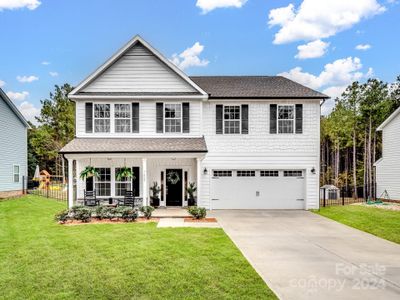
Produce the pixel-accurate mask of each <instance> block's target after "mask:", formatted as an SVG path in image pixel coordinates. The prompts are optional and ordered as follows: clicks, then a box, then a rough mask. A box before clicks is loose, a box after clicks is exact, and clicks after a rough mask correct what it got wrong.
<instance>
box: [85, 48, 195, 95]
mask: <svg viewBox="0 0 400 300" xmlns="http://www.w3.org/2000/svg"><path fill="white" fill-rule="evenodd" d="M82 91H83V92H196V90H195V89H194V88H193V87H192V86H191V85H190V84H189V83H187V82H186V81H185V80H184V79H182V78H181V77H180V76H179V75H178V74H176V73H175V72H174V71H172V70H171V69H170V68H169V67H167V66H166V65H165V64H164V63H163V62H161V61H160V60H159V59H158V58H157V57H156V56H154V55H153V54H152V53H151V52H150V51H148V50H147V49H146V48H145V47H143V46H142V45H141V44H140V43H139V44H135V45H134V46H132V48H131V49H129V50H128V51H127V52H126V53H125V54H124V55H123V56H122V57H121V58H119V59H118V60H117V61H116V62H115V63H114V64H112V65H111V66H110V67H109V68H108V69H106V70H105V71H104V72H103V73H102V74H101V75H100V76H99V77H98V78H96V79H95V80H94V81H93V82H92V83H90V84H89V85H87V86H86V87H85V88H84V89H83V90H82Z"/></svg>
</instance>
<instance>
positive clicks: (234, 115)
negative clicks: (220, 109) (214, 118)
mask: <svg viewBox="0 0 400 300" xmlns="http://www.w3.org/2000/svg"><path fill="white" fill-rule="evenodd" d="M224 133H225V134H240V106H239V105H231V106H224Z"/></svg>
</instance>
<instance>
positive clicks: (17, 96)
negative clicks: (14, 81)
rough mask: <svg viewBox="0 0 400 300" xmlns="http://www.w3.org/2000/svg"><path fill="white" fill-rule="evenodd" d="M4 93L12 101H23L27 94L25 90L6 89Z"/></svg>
mask: <svg viewBox="0 0 400 300" xmlns="http://www.w3.org/2000/svg"><path fill="white" fill-rule="evenodd" d="M6 94H7V96H8V97H9V98H10V99H11V100H12V101H24V100H25V99H26V98H27V97H28V96H29V93H28V92H26V91H23V92H12V91H8V92H7V93H6Z"/></svg>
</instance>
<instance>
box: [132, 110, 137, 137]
mask: <svg viewBox="0 0 400 300" xmlns="http://www.w3.org/2000/svg"><path fill="white" fill-rule="evenodd" d="M132 132H133V133H138V132H139V103H132Z"/></svg>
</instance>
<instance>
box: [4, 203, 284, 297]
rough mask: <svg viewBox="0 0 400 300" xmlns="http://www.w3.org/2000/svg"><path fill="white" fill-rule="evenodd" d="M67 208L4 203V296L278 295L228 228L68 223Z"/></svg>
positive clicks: (61, 204) (59, 205)
mask: <svg viewBox="0 0 400 300" xmlns="http://www.w3.org/2000/svg"><path fill="white" fill-rule="evenodd" d="M64 207H65V204H64V203H61V202H56V201H54V200H49V199H45V198H41V197H39V196H26V197H23V198H20V199H15V200H6V201H1V202H0V295H1V296H0V298H1V299H49V298H51V299H74V298H79V299H276V297H275V295H274V294H273V293H272V292H271V290H269V288H268V287H267V285H266V284H265V283H264V282H263V280H262V279H261V278H260V277H259V276H258V274H257V273H256V272H255V271H254V269H253V268H252V267H251V266H250V265H249V264H248V262H247V261H246V260H245V258H244V257H243V256H242V255H241V253H240V252H239V250H238V249H237V248H236V247H235V246H234V244H233V243H232V242H231V240H230V239H229V238H228V237H227V236H226V235H225V233H224V232H223V230H222V229H205V228H177V229H172V228H171V229H169V228H165V229H157V228H156V224H154V223H148V224H144V223H126V224H97V225H95V224H89V225H82V226H63V225H59V224H57V223H56V222H54V221H53V216H54V214H55V213H56V212H58V211H60V210H61V209H63V208H64Z"/></svg>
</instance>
